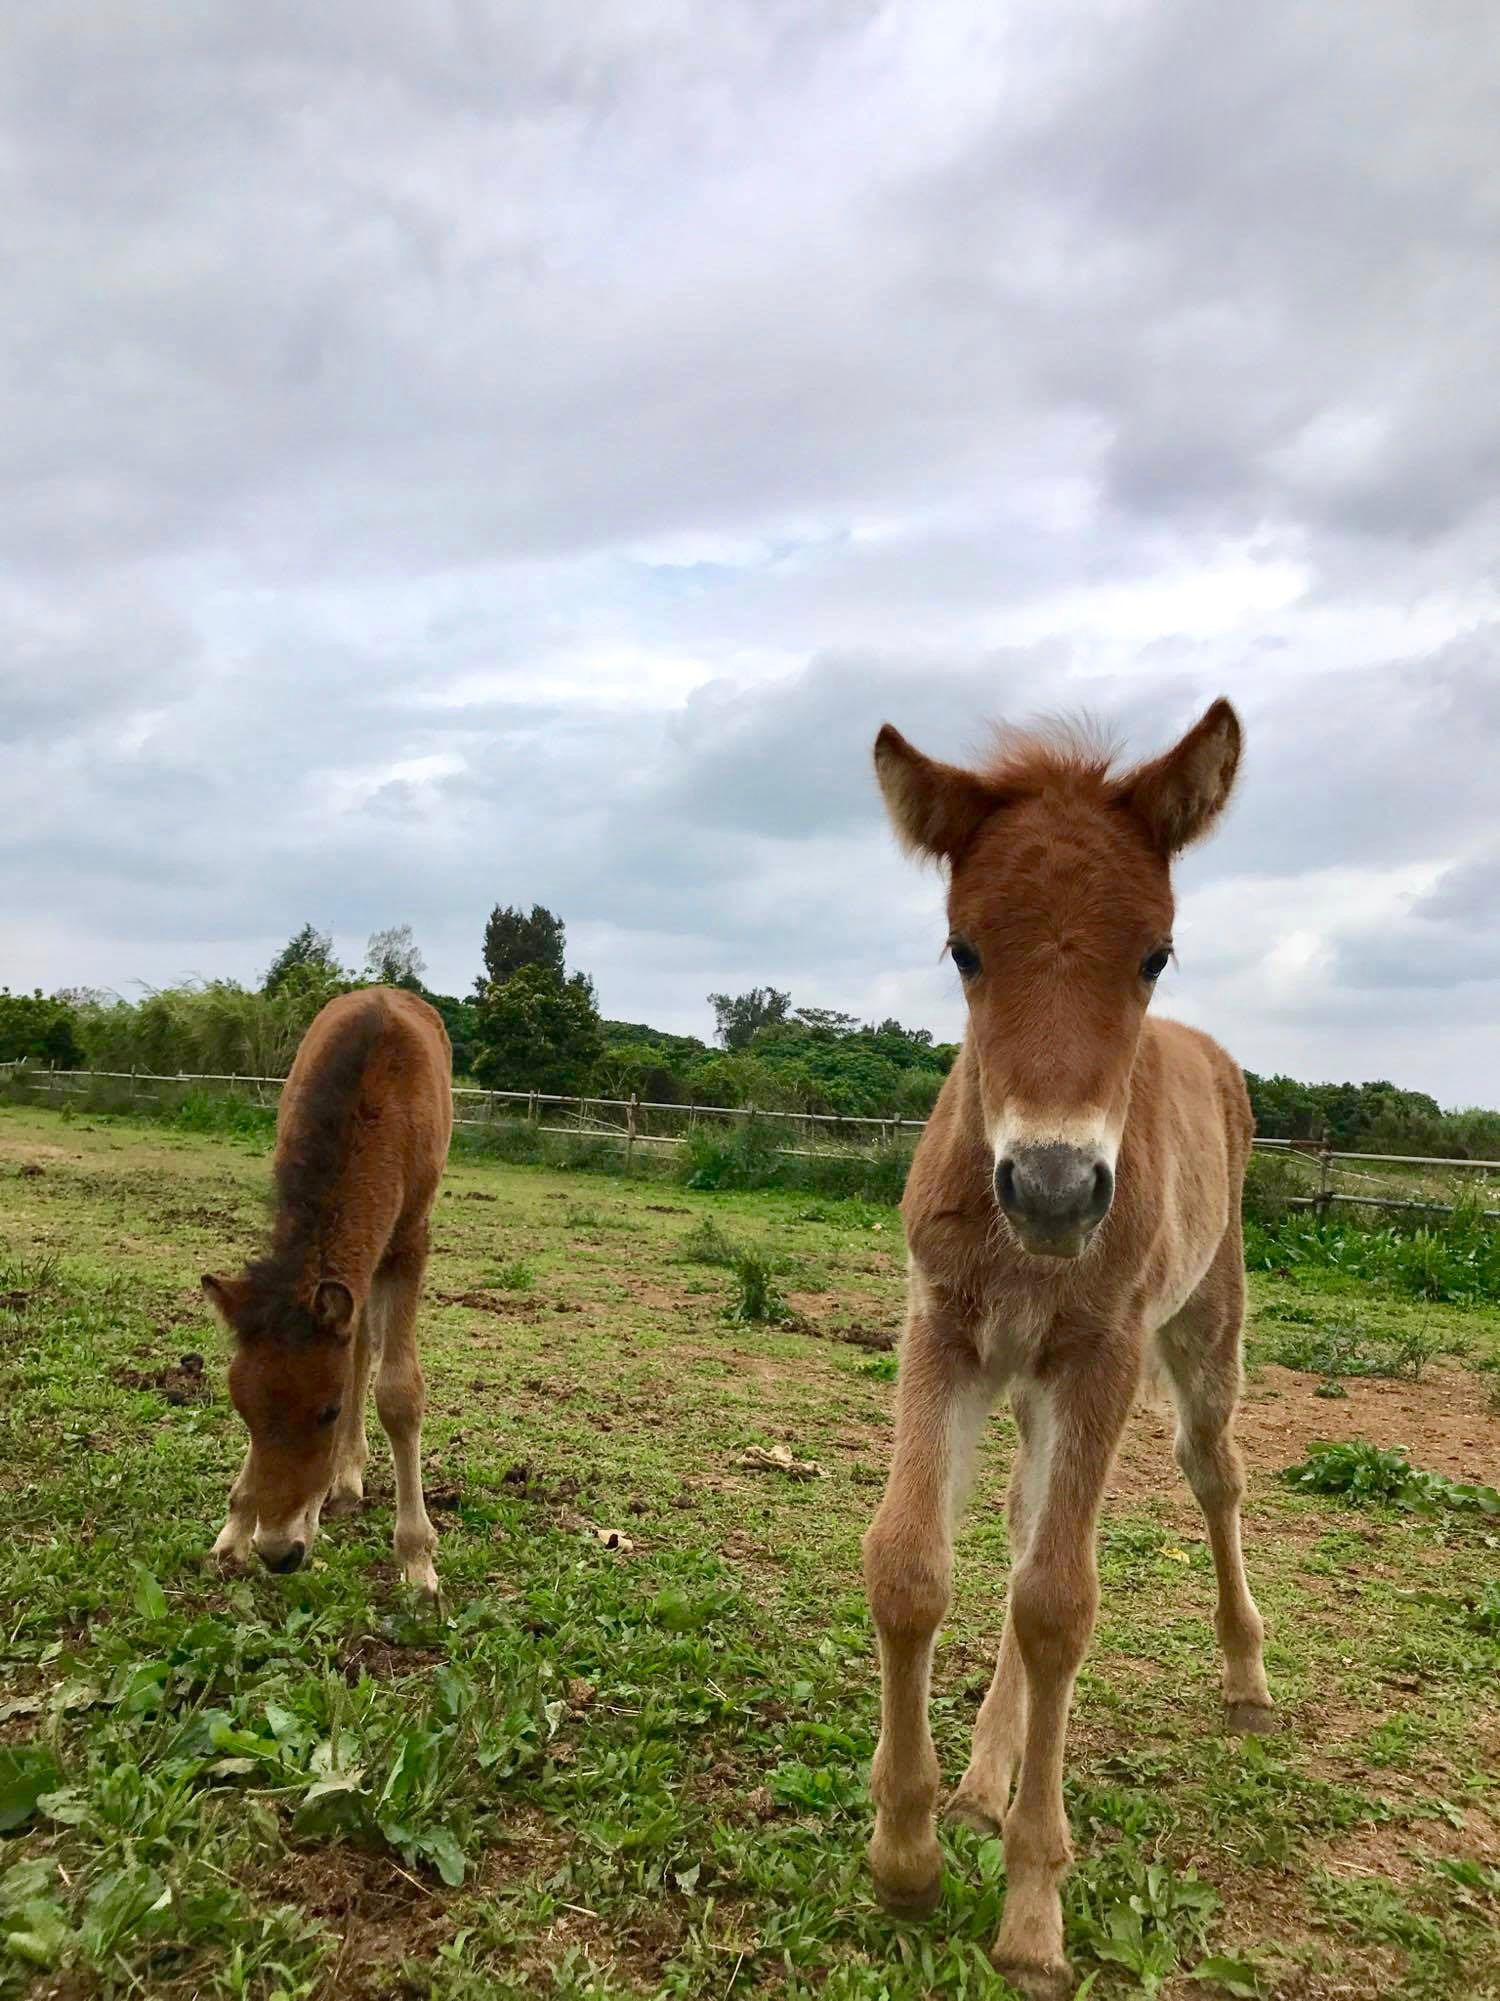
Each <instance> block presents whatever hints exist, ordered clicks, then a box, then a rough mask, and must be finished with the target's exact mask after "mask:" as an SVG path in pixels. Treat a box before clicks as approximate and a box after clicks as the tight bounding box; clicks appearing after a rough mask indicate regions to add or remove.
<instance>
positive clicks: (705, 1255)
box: [677, 1216, 739, 1265]
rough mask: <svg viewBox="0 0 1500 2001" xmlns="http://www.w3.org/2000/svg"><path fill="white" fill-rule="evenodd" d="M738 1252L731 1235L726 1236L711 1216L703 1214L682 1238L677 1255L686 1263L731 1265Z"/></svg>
mask: <svg viewBox="0 0 1500 2001" xmlns="http://www.w3.org/2000/svg"><path fill="white" fill-rule="evenodd" d="M738 1254H739V1247H738V1245H737V1244H736V1243H735V1241H734V1239H733V1237H730V1236H727V1235H726V1234H725V1232H724V1231H723V1230H721V1229H720V1228H719V1226H718V1224H717V1223H716V1222H715V1221H714V1220H713V1218H712V1217H711V1216H705V1217H704V1218H703V1221H702V1222H701V1223H699V1224H698V1225H697V1226H696V1228H694V1229H692V1230H689V1232H688V1234H687V1235H686V1236H685V1237H684V1238H683V1240H682V1245H681V1247H680V1249H679V1251H678V1253H677V1255H678V1256H679V1257H680V1258H682V1259H683V1261H684V1262H685V1263H687V1264H694V1265H732V1264H733V1263H734V1261H735V1258H736V1257H737V1256H738Z"/></svg>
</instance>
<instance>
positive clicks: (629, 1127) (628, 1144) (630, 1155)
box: [625, 1091, 641, 1174]
mask: <svg viewBox="0 0 1500 2001" xmlns="http://www.w3.org/2000/svg"><path fill="white" fill-rule="evenodd" d="M640 1102H641V1100H640V1096H639V1093H637V1092H635V1091H632V1092H631V1094H630V1103H629V1104H628V1105H627V1106H626V1107H625V1172H626V1173H627V1174H628V1173H629V1172H630V1169H631V1164H632V1162H633V1161H634V1159H635V1115H636V1112H637V1111H638V1110H639V1108H640Z"/></svg>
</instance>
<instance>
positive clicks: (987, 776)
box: [977, 716, 1120, 793]
mask: <svg viewBox="0 0 1500 2001" xmlns="http://www.w3.org/2000/svg"><path fill="white" fill-rule="evenodd" d="M1119 755H1120V746H1119V744H1118V743H1117V742H1116V741H1115V740H1114V739H1113V738H1112V737H1110V736H1109V735H1108V734H1107V732H1106V731H1105V730H1104V728H1103V727H1102V725H1100V724H1099V723H1097V722H1096V721H1094V719H1093V718H1092V717H1090V716H1043V717H1039V718H1038V719H1037V720H1036V721H1034V722H1029V723H1025V724H1020V725H1017V724H1012V723H997V724H996V725H995V727H994V729H993V731H992V732H991V736H990V742H989V746H988V749H987V751H986V752H985V754H984V755H983V756H982V757H981V758H980V759H979V762H978V766H977V770H978V775H979V777H980V778H981V779H982V780H983V781H984V783H985V784H986V785H988V786H992V787H993V788H994V789H995V790H996V791H997V792H1008V793H1017V792H1021V793H1035V792H1047V791H1051V790H1053V789H1054V788H1055V787H1058V786H1070V787H1072V786H1077V787H1081V788H1083V789H1085V790H1089V791H1102V790H1104V788H1105V787H1106V786H1108V785H1111V784H1113V783H1114V782H1115V780H1116V776H1117V774H1116V773H1115V771H1114V765H1115V761H1116V759H1117V758H1118V757H1119Z"/></svg>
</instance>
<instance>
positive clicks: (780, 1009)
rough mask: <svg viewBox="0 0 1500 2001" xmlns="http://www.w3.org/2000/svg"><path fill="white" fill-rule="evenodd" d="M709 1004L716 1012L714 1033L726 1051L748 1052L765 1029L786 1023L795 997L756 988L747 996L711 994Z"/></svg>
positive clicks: (770, 988)
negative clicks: (750, 1045)
mask: <svg viewBox="0 0 1500 2001" xmlns="http://www.w3.org/2000/svg"><path fill="white" fill-rule="evenodd" d="M708 1004H709V1006H710V1007H711V1008H712V1009H713V1011H714V1021H715V1024H716V1025H715V1029H714V1033H715V1034H716V1035H717V1036H718V1038H719V1040H720V1042H722V1043H723V1045H724V1047H725V1048H726V1049H745V1048H748V1046H749V1044H750V1042H751V1040H752V1039H753V1038H754V1037H755V1036H756V1035H757V1034H758V1033H759V1031H760V1030H761V1029H763V1028H774V1027H776V1026H777V1025H778V1024H779V1023H780V1022H783V1021H785V1020H786V1017H787V1009H788V1008H789V1007H790V1006H791V1004H792V997H791V995H790V994H784V993H780V992H778V990H777V989H776V988H775V987H752V988H751V989H750V991H749V993H747V994H710V995H709V997H708Z"/></svg>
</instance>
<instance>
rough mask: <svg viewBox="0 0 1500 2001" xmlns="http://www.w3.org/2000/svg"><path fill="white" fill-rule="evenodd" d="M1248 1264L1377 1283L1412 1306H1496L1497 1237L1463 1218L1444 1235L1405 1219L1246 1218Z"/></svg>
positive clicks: (1499, 1292)
mask: <svg viewBox="0 0 1500 2001" xmlns="http://www.w3.org/2000/svg"><path fill="white" fill-rule="evenodd" d="M1366 1213H1367V1214H1370V1215H1372V1216H1373V1215H1374V1214H1375V1213H1376V1212H1374V1211H1368V1212H1366ZM1245 1263H1246V1265H1247V1266H1248V1267H1249V1268H1250V1270H1252V1271H1287V1272H1295V1271H1299V1270H1314V1271H1325V1272H1329V1273H1336V1274H1341V1275H1342V1276H1344V1277H1346V1278H1351V1279H1359V1280H1374V1281H1376V1282H1377V1283H1380V1284H1384V1285H1388V1286H1389V1287H1390V1288H1391V1289H1392V1291H1395V1292H1399V1293H1404V1294H1405V1295H1406V1296H1407V1297H1408V1298H1412V1299H1432V1300H1445V1301H1449V1302H1451V1303H1454V1304H1457V1305H1465V1306H1473V1305H1478V1304H1480V1303H1482V1302H1483V1301H1486V1300H1493V1299H1500V1231H1497V1230H1494V1229H1492V1228H1490V1227H1489V1226H1488V1225H1486V1224H1484V1223H1482V1222H1479V1221H1477V1220H1475V1219H1474V1218H1472V1217H1471V1216H1466V1215H1465V1214H1463V1213H1460V1214H1458V1215H1455V1216H1453V1217H1450V1218H1449V1220H1448V1227H1447V1228H1446V1229H1434V1228H1432V1227H1430V1226H1429V1225H1427V1224H1425V1223H1422V1224H1418V1225H1416V1226H1415V1227H1413V1226H1412V1225H1411V1224H1409V1223H1407V1222H1405V1221H1404V1220H1403V1221H1400V1222H1396V1221H1391V1222H1385V1223H1375V1224H1374V1225H1373V1226H1372V1225H1370V1224H1364V1223H1360V1222H1351V1221H1347V1220H1346V1219H1345V1218H1344V1217H1342V1216H1315V1215H1312V1214H1303V1213H1298V1212H1292V1213H1291V1214H1289V1215H1288V1216H1287V1217H1285V1219H1284V1220H1283V1221H1281V1222H1280V1223H1276V1224H1266V1223H1262V1222H1260V1221H1259V1220H1257V1219H1256V1218H1254V1217H1250V1218H1248V1219H1247V1221H1246V1224H1245Z"/></svg>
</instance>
